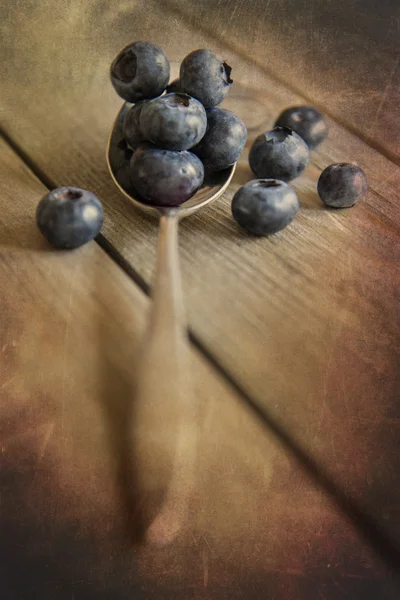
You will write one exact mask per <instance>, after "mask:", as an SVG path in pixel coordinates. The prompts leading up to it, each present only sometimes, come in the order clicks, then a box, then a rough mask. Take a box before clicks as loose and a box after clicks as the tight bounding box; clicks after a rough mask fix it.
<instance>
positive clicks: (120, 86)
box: [110, 42, 170, 102]
mask: <svg viewBox="0 0 400 600" xmlns="http://www.w3.org/2000/svg"><path fill="white" fill-rule="evenodd" d="M169 71H170V69H169V62H168V59H167V57H166V55H165V54H164V51H163V50H162V49H161V48H160V46H157V45H156V44H151V43H150V42H134V43H133V44H129V46H126V47H125V48H123V50H121V52H120V53H119V54H118V55H117V56H116V57H115V59H114V60H113V62H112V64H111V69H110V76H111V82H112V84H113V86H114V88H115V91H116V92H117V94H119V95H120V96H121V98H124V100H128V102H137V101H138V100H146V99H148V98H156V97H157V96H160V94H162V93H163V91H164V90H165V88H166V87H167V84H168V81H169Z"/></svg>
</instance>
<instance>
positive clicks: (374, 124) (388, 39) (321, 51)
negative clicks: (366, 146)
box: [163, 0, 400, 163]
mask: <svg viewBox="0 0 400 600" xmlns="http://www.w3.org/2000/svg"><path fill="white" fill-rule="evenodd" d="M163 6H164V7H165V8H166V9H167V10H168V12H169V13H170V14H172V15H173V16H174V17H175V18H178V19H179V20H180V19H182V20H183V21H184V22H186V23H187V24H188V25H189V26H190V27H191V28H192V29H194V30H195V29H198V28H200V29H203V30H204V31H207V32H208V33H209V35H210V36H212V37H213V39H214V40H216V41H217V42H220V43H224V44H226V46H227V47H229V48H230V49H232V50H234V51H237V52H238V53H241V54H242V55H244V56H245V57H249V58H252V59H253V60H254V62H255V63H257V64H258V65H259V66H260V67H261V68H263V69H265V70H266V72H267V73H268V74H271V75H272V76H273V77H274V78H276V79H277V80H278V81H281V82H283V83H284V85H285V84H286V85H287V86H290V87H291V88H292V89H294V90H297V91H298V92H299V93H300V94H302V95H303V96H305V97H306V98H308V99H309V101H310V102H313V103H317V104H319V105H320V106H321V107H323V109H324V110H326V111H329V113H330V114H331V116H333V117H334V118H336V119H337V120H338V121H339V122H340V123H342V124H344V125H346V126H347V127H349V128H350V129H351V130H352V131H355V132H358V133H359V134H360V135H361V137H362V138H363V139H365V140H367V141H368V142H369V143H370V144H371V145H372V146H373V147H374V148H378V149H381V150H382V152H384V153H385V154H386V156H389V157H390V158H391V159H392V160H394V161H396V162H397V163H399V161H400V144H399V139H400V125H399V119H398V108H397V107H398V103H399V99H400V54H399V29H398V23H399V19H400V4H399V3H398V2H396V0H394V1H393V0H383V1H382V2H380V3H379V6H378V5H377V4H376V2H375V0H363V1H362V2H361V3H360V2H326V1H325V0H284V1H280V2H265V1H264V0H251V1H248V2H242V3H237V2H232V0H219V1H218V2H214V1H213V0H202V2H196V3H188V2H185V1H184V0H164V2H163Z"/></svg>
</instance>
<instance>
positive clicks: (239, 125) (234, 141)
mask: <svg viewBox="0 0 400 600" xmlns="http://www.w3.org/2000/svg"><path fill="white" fill-rule="evenodd" d="M246 139H247V129H246V125H245V124H244V123H243V121H242V119H240V118H239V117H237V116H236V115H235V114H233V113H232V112H230V111H229V110H225V109H224V108H210V109H208V110H207V130H206V133H205V135H204V137H203V139H202V140H201V141H200V142H199V143H198V144H197V146H194V148H192V152H194V153H195V154H196V155H197V156H198V157H199V158H201V160H202V162H203V164H204V166H205V167H207V168H209V169H212V170H213V171H220V170H221V169H226V168H227V167H229V166H230V165H233V164H234V163H235V162H236V161H237V160H238V158H239V156H240V154H241V152H242V150H243V148H244V146H245V144H246Z"/></svg>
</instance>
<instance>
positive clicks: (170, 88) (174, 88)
mask: <svg viewBox="0 0 400 600" xmlns="http://www.w3.org/2000/svg"><path fill="white" fill-rule="evenodd" d="M165 91H166V92H167V94H179V93H181V92H182V88H181V83H180V81H179V77H178V78H177V79H174V80H173V81H171V83H169V84H168V85H167V89H166V90H165Z"/></svg>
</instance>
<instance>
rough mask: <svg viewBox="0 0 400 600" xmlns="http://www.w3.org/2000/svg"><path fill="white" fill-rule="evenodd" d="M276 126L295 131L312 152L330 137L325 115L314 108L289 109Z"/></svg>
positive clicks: (295, 107) (296, 107)
mask: <svg viewBox="0 0 400 600" xmlns="http://www.w3.org/2000/svg"><path fill="white" fill-rule="evenodd" d="M275 126H278V127H289V128H290V129H293V131H295V132H296V133H297V134H298V135H299V136H300V137H302V138H303V140H304V141H305V142H306V144H307V145H308V147H309V148H310V150H313V149H314V148H316V147H317V146H318V145H319V144H320V143H321V142H322V141H323V140H324V139H325V138H326V136H327V135H328V125H327V123H326V121H325V119H324V117H323V115H322V114H321V113H320V112H319V110H317V109H316V108H313V107H312V106H292V107H290V108H287V109H286V110H284V111H283V112H282V113H281V114H280V115H279V117H278V119H277V121H276V123H275Z"/></svg>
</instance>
